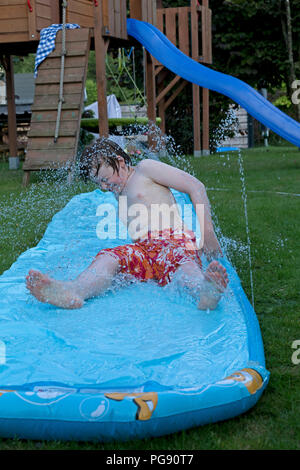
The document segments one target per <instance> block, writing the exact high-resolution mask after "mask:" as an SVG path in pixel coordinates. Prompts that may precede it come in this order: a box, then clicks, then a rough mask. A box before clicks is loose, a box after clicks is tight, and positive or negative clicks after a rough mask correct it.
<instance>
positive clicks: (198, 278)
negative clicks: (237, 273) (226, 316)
mask: <svg viewBox="0 0 300 470" xmlns="http://www.w3.org/2000/svg"><path fill="white" fill-rule="evenodd" d="M172 282H177V283H178V284H179V285H180V286H182V287H187V288H188V290H189V293H190V294H191V295H192V296H193V297H195V298H196V300H198V301H199V302H198V308H199V309H200V310H207V309H210V310H214V309H215V308H216V307H217V305H218V302H219V300H220V298H221V294H222V293H223V292H224V291H225V289H226V287H227V285H228V282H229V281H228V276H227V272H226V269H225V268H224V267H223V266H222V265H221V264H220V263H219V262H218V261H212V262H211V263H210V264H209V265H208V267H207V269H206V271H203V270H202V269H201V268H200V267H199V265H198V264H197V263H196V262H195V261H190V262H187V263H184V264H182V265H181V266H180V267H179V268H178V269H177V271H176V275H175V276H174V278H173V280H172Z"/></svg>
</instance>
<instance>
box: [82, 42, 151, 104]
mask: <svg viewBox="0 0 300 470" xmlns="http://www.w3.org/2000/svg"><path fill="white" fill-rule="evenodd" d="M129 53H130V50H128V49H118V50H112V51H111V52H109V54H107V56H106V80H107V88H106V92H107V94H108V95H115V96H116V98H117V100H118V101H119V102H120V103H124V104H132V103H135V104H141V105H143V104H144V96H143V94H144V92H143V81H142V80H143V77H142V76H141V70H143V67H142V66H138V67H137V73H136V74H135V73H134V65H137V64H141V54H137V59H136V64H135V63H134V59H135V58H134V57H133V55H132V54H130V57H129ZM87 95H88V104H90V103H92V102H93V101H96V99H97V86H96V59H95V52H94V51H91V52H90V55H89V64H88V74H87Z"/></svg>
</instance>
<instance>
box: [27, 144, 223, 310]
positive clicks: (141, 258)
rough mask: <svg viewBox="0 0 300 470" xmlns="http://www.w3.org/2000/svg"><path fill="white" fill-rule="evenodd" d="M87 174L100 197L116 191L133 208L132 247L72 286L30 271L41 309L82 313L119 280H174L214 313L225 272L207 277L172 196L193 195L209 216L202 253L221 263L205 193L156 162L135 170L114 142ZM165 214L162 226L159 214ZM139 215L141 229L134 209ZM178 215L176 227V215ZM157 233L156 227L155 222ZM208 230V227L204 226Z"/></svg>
mask: <svg viewBox="0 0 300 470" xmlns="http://www.w3.org/2000/svg"><path fill="white" fill-rule="evenodd" d="M81 172H82V174H83V176H85V177H87V178H92V179H93V180H94V181H96V182H97V183H98V184H99V185H100V187H101V189H102V190H108V191H112V192H113V193H114V195H115V197H116V198H117V199H118V201H119V205H120V206H121V204H120V199H121V196H122V197H123V198H125V200H126V201H127V205H126V206H125V211H126V213H124V204H122V206H123V213H122V212H120V213H119V216H120V218H121V220H125V221H126V223H127V227H128V232H129V235H130V236H131V238H132V240H133V244H128V245H124V246H120V247H115V248H112V249H103V250H101V251H100V252H99V253H98V255H97V256H96V258H95V259H94V261H93V262H92V264H91V265H90V266H89V267H88V268H87V269H86V270H85V271H83V272H82V273H81V274H80V275H79V276H78V277H77V278H76V279H74V280H72V281H57V280H55V279H52V278H49V277H48V276H47V275H45V274H43V273H41V272H40V271H36V270H30V271H29V274H28V276H27V277H26V280H27V283H26V287H27V288H28V289H29V290H30V292H31V293H32V294H33V295H34V296H35V297H36V298H37V299H38V300H40V301H41V302H48V303H50V304H53V305H56V306H58V307H62V308H66V309H74V308H80V307H81V306H82V305H83V303H84V300H86V299H89V298H91V297H95V296H98V295H100V294H101V293H103V292H104V291H105V290H106V289H108V288H109V287H110V285H111V283H112V280H113V279H114V277H115V276H116V275H117V274H118V273H126V274H130V275H132V276H134V277H135V278H137V279H139V280H141V281H147V280H148V279H153V280H156V281H157V282H158V284H159V285H161V286H164V285H166V284H167V283H169V282H172V278H173V277H174V274H175V273H176V276H175V279H177V282H179V283H180V284H181V285H182V286H185V287H187V288H188V290H189V291H190V293H191V294H192V295H193V296H196V298H197V301H198V308H199V309H201V310H206V309H215V308H216V306H217V304H218V302H219V300H220V297H221V294H222V293H223V292H224V290H225V289H226V287H227V284H228V276H227V273H226V270H225V268H224V267H223V266H222V265H221V264H220V263H218V261H212V262H211V263H210V264H209V266H208V267H207V269H206V271H205V272H204V271H203V270H202V267H201V259H200V253H199V250H198V247H197V245H196V239H195V235H194V233H193V232H191V231H190V230H188V228H187V227H186V226H185V225H184V224H183V221H182V219H181V217H180V215H179V213H178V211H177V210H175V209H174V208H175V207H176V206H175V200H174V197H173V195H172V193H171V191H170V188H174V189H176V190H178V191H181V192H183V193H187V194H189V196H190V198H191V201H192V203H193V206H194V208H198V207H199V205H202V207H203V208H204V223H202V224H201V222H200V228H201V234H202V240H203V245H202V249H201V252H204V254H205V255H206V256H207V257H208V258H211V257H217V256H220V255H222V251H221V248H220V245H219V243H218V240H217V238H216V235H215V233H214V229H213V224H212V220H211V214H210V208H209V201H208V198H207V195H206V191H205V187H204V185H203V184H202V183H201V182H200V181H199V180H198V179H196V178H195V177H193V176H191V175H189V174H188V173H186V172H184V171H182V170H179V169H177V168H174V167H172V166H169V165H167V164H165V163H161V162H158V161H155V160H142V161H141V162H139V163H138V164H137V165H136V166H132V163H131V160H130V158H129V156H128V155H127V154H126V153H125V152H124V151H123V150H122V149H121V148H120V147H119V146H118V145H117V144H115V143H114V142H112V141H110V140H108V139H104V138H102V139H98V140H97V141H96V142H95V143H94V144H93V145H91V146H90V147H88V148H87V149H86V150H85V151H84V152H83V154H82V158H81ZM158 207H160V208H164V210H165V214H164V212H162V220H160V222H161V223H160V224H159V225H158V224H157V221H158V219H157V214H155V211H153V208H154V209H155V208H158ZM136 208H140V209H143V210H141V214H142V215H141V217H140V218H139V224H138V227H137V224H135V221H136V219H135V218H134V215H135V214H136V211H135V212H134V209H136ZM171 208H172V219H171V217H170V211H168V210H167V209H171ZM154 218H155V220H156V225H155V224H153V219H154ZM201 225H202V226H201Z"/></svg>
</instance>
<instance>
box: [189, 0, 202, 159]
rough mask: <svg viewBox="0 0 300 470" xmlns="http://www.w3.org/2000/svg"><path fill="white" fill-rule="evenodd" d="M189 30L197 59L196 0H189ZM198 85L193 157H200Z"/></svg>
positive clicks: (195, 102) (194, 56)
mask: <svg viewBox="0 0 300 470" xmlns="http://www.w3.org/2000/svg"><path fill="white" fill-rule="evenodd" d="M191 29H192V58H194V59H196V58H198V57H199V34H198V13H197V0H191ZM199 91H200V90H199V87H198V85H195V84H193V117H194V119H193V121H194V155H195V156H200V155H201V130H200V122H201V116H200V93H199Z"/></svg>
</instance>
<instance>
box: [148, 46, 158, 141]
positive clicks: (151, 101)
mask: <svg viewBox="0 0 300 470" xmlns="http://www.w3.org/2000/svg"><path fill="white" fill-rule="evenodd" d="M146 93H147V115H148V119H149V134H148V145H149V148H152V149H155V140H154V135H153V132H151V127H153V126H155V125H156V106H155V101H156V92H155V72H154V62H153V58H152V56H151V54H149V52H148V51H146Z"/></svg>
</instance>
